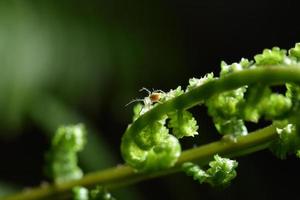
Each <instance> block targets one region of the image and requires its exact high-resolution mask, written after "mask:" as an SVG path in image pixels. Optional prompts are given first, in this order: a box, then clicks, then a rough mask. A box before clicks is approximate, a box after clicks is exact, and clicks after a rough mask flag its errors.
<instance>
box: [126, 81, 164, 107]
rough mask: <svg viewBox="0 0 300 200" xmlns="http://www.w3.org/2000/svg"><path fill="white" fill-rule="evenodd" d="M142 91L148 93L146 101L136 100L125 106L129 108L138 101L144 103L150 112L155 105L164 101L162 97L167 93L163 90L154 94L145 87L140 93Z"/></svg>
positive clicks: (155, 91)
mask: <svg viewBox="0 0 300 200" xmlns="http://www.w3.org/2000/svg"><path fill="white" fill-rule="evenodd" d="M142 91H146V92H147V93H148V96H147V97H145V98H144V99H134V100H132V101H130V102H129V103H128V104H126V105H125V106H128V105H130V104H132V103H134V102H137V101H142V102H143V103H144V107H145V108H146V109H147V110H149V109H150V108H151V106H152V105H153V104H154V103H158V102H160V100H161V99H162V95H163V94H165V92H164V91H162V90H154V91H153V92H151V91H150V90H148V89H147V88H144V87H143V88H142V89H140V90H139V92H142Z"/></svg>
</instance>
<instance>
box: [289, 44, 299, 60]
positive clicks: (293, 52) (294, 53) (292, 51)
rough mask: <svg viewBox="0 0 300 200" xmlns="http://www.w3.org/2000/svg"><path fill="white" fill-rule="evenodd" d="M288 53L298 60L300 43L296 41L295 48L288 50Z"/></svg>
mask: <svg viewBox="0 0 300 200" xmlns="http://www.w3.org/2000/svg"><path fill="white" fill-rule="evenodd" d="M289 55H290V56H292V57H294V58H296V59H297V60H298V61H300V43H296V45H295V48H291V49H290V50H289Z"/></svg>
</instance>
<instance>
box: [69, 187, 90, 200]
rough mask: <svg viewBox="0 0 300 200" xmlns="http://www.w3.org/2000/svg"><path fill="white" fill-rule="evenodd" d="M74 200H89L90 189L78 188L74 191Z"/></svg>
mask: <svg viewBox="0 0 300 200" xmlns="http://www.w3.org/2000/svg"><path fill="white" fill-rule="evenodd" d="M72 192H73V200H89V191H88V189H86V188H84V187H81V186H76V187H74V188H73V189H72Z"/></svg>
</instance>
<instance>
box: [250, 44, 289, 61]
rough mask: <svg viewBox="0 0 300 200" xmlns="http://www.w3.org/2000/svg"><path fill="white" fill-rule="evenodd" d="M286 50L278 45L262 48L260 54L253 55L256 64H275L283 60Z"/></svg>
mask: <svg viewBox="0 0 300 200" xmlns="http://www.w3.org/2000/svg"><path fill="white" fill-rule="evenodd" d="M285 57H286V50H284V49H280V48H279V47H273V48H272V49H265V50H263V52H262V54H257V55H256V56H254V60H255V62H256V65H277V64H281V63H283V62H284V59H285Z"/></svg>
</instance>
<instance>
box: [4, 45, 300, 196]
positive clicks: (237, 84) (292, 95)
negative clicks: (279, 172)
mask: <svg viewBox="0 0 300 200" xmlns="http://www.w3.org/2000/svg"><path fill="white" fill-rule="evenodd" d="M299 83H300V44H299V43H298V44H296V46H295V47H294V48H292V49H290V50H289V51H286V50H281V49H279V48H278V47H274V48H273V49H266V50H264V51H263V53H262V54H259V55H256V56H255V57H254V60H253V61H249V60H247V59H241V61H240V62H239V63H233V64H231V65H228V64H226V63H225V62H222V63H221V72H220V77H214V75H213V74H212V73H211V74H207V75H205V76H204V77H203V78H200V79H197V78H192V79H190V81H189V85H188V87H187V88H186V89H185V90H183V89H182V87H178V88H177V89H175V90H170V91H169V92H162V91H155V92H154V93H150V94H149V96H147V97H145V99H144V101H143V104H137V105H136V106H135V107H134V117H133V122H132V123H131V124H130V125H129V126H128V127H127V129H126V131H125V133H124V136H123V138H122V143H121V153H122V155H123V158H124V160H125V162H126V164H125V165H122V166H117V167H114V168H111V169H107V170H103V171H99V172H95V173H91V174H87V175H85V176H84V177H82V178H81V177H75V178H74V179H73V178H72V179H73V180H67V181H56V184H54V185H49V186H46V187H40V188H35V189H32V190H31V191H29V192H26V193H25V192H24V193H20V194H16V195H14V196H11V197H8V198H6V199H7V200H14V199H28V200H29V199H42V198H54V197H57V196H58V195H63V194H69V191H70V190H71V189H72V188H74V187H75V186H85V187H91V186H94V185H96V184H98V185H100V186H101V187H100V188H102V189H101V190H100V194H101V195H100V196H101V198H102V199H103V198H104V196H105V195H104V196H103V194H106V192H107V191H106V190H109V191H111V190H114V189H116V188H119V187H124V186H126V185H129V184H133V183H137V182H139V181H143V180H146V179H150V178H155V177H159V176H163V175H167V174H170V173H174V172H178V171H185V172H186V173H187V174H188V175H191V176H193V177H194V179H195V180H198V181H199V182H200V183H202V182H207V183H209V184H211V185H213V186H222V187H223V186H227V185H228V184H229V183H230V181H232V179H233V178H234V177H235V176H236V167H237V165H238V164H237V162H236V161H234V160H230V159H228V158H233V157H238V156H244V155H246V154H249V153H253V152H257V151H259V150H262V149H266V148H269V149H270V150H271V151H272V152H273V153H274V154H275V155H276V156H278V157H279V158H281V159H283V158H286V156H287V155H288V154H296V155H297V156H299V155H300V151H299V150H300V133H299V125H300V123H299V120H298V114H299V109H300V108H299V103H300V85H299ZM275 85H285V86H286V92H285V94H281V93H277V92H274V91H273V86H275ZM199 105H201V106H202V105H205V106H207V108H208V114H209V115H210V116H211V117H212V118H213V121H214V124H215V127H216V130H217V131H218V132H219V133H220V134H221V136H222V137H221V139H220V140H219V141H216V142H212V143H209V144H206V145H202V146H199V147H197V148H192V149H189V150H186V151H183V152H181V146H180V143H179V139H180V138H182V137H193V136H195V135H197V134H201V133H198V126H201V123H199V124H198V123H197V122H196V120H195V119H194V117H193V115H192V114H191V113H190V112H189V111H188V109H190V108H192V107H195V106H199ZM260 119H265V120H266V121H267V122H269V123H270V125H269V126H267V127H264V128H261V129H259V130H257V131H254V132H250V133H248V130H247V127H246V125H245V122H258V121H259V120H260ZM63 130H64V131H63V132H65V133H66V132H68V131H66V129H63ZM58 132H60V131H58ZM55 138H56V137H54V139H55ZM80 141H83V140H80ZM54 144H55V143H54ZM63 146H64V145H63ZM70 148H73V146H72V145H71V146H70V147H67V150H68V149H70ZM55 149H56V147H53V150H51V152H56V150H55ZM75 149H76V148H75ZM54 155H56V154H54ZM72 156H74V154H72ZM54 157H55V156H54ZM222 157H227V158H222ZM213 158H214V159H215V160H214V161H212V160H213ZM54 160H55V159H54ZM192 162H196V163H197V164H196V163H192ZM74 163H76V162H73V164H74ZM208 163H209V166H210V168H208V169H207V170H203V169H202V167H204V166H205V165H207V164H208ZM73 167H74V168H72V169H77V166H74V165H73ZM55 180H56V179H55ZM63 180H65V179H64V178H63ZM103 187H105V190H104V189H103ZM74 191H75V193H76V194H77V195H79V196H80V195H83V196H85V197H82V199H86V198H88V197H87V194H88V193H89V192H88V191H87V189H84V188H78V187H75V189H74ZM98 191H99V189H98ZM103 192H104V193H103ZM94 193H95V192H94ZM96 193H97V192H96ZM90 194H92V192H90ZM94 196H95V195H94ZM96 196H97V195H96ZM108 196H109V197H110V195H108ZM77 197H78V196H77ZM77 197H75V198H77ZM78 198H79V197H78ZM91 198H93V197H92V195H91Z"/></svg>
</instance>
